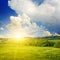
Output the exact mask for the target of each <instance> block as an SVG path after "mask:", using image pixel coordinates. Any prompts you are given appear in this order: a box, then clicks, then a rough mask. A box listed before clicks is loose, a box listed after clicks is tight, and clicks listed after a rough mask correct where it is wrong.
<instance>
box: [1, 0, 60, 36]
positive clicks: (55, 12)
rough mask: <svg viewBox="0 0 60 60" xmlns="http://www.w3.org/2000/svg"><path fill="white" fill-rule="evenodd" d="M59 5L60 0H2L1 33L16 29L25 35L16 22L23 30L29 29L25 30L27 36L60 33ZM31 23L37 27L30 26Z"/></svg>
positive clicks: (4, 33) (8, 32)
mask: <svg viewBox="0 0 60 60" xmlns="http://www.w3.org/2000/svg"><path fill="white" fill-rule="evenodd" d="M8 2H9V3H8ZM26 3H27V4H26ZM59 5H60V1H59V0H57V1H56V0H51V1H49V0H29V1H28V0H26V1H23V0H18V1H17V0H11V1H10V0H9V1H8V0H0V35H2V36H5V35H6V34H7V35H9V34H10V35H11V34H12V32H13V30H16V29H17V30H16V31H15V32H16V33H17V34H18V33H20V34H21V35H23V33H21V32H20V30H18V29H19V28H20V27H19V28H17V27H18V25H16V26H14V24H19V26H20V25H21V28H20V29H21V30H22V32H23V30H24V29H25V30H27V31H28V32H27V31H24V33H25V34H26V35H27V36H30V35H31V36H41V35H42V36H43V35H44V36H45V35H46V36H47V35H48V34H49V35H51V34H53V33H57V34H60V17H59V15H60V14H59V13H60V7H59ZM21 17H24V18H21ZM19 19H21V20H22V21H20V20H19ZM24 19H26V20H27V22H26V21H25V20H24ZM29 19H30V20H29ZM28 20H29V21H28ZM29 24H30V25H29ZM28 25H29V26H28ZM31 25H33V26H35V28H34V27H30V26H31ZM11 26H12V27H11ZM23 27H24V28H23ZM26 27H27V29H26ZM11 28H14V29H11ZM31 29H33V30H31ZM35 29H36V30H35ZM11 30H12V31H11ZM41 30H42V31H41ZM17 31H19V32H17ZM45 32H47V33H45ZM13 34H14V33H13Z"/></svg>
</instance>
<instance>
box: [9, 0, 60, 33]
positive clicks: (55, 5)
mask: <svg viewBox="0 0 60 60" xmlns="http://www.w3.org/2000/svg"><path fill="white" fill-rule="evenodd" d="M9 6H10V7H11V8H12V9H13V10H15V11H16V13H17V14H22V13H26V14H27V15H29V16H30V18H31V20H32V21H36V22H37V21H40V22H41V23H42V24H43V25H47V27H49V28H50V29H52V30H55V31H56V32H59V31H58V30H57V29H60V26H59V25H60V0H44V2H43V3H42V4H41V5H39V6H37V5H36V4H34V3H33V2H32V0H11V1H9Z"/></svg>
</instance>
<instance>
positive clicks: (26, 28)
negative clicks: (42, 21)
mask: <svg viewBox="0 0 60 60" xmlns="http://www.w3.org/2000/svg"><path fill="white" fill-rule="evenodd" d="M10 20H11V23H10V24H8V25H7V26H6V27H7V28H8V30H9V33H8V37H16V36H17V35H20V36H23V37H28V36H34V37H37V36H39V37H42V36H50V35H51V33H50V32H49V31H47V30H46V29H45V28H44V27H43V26H40V27H39V26H38V25H37V24H36V23H35V22H31V20H30V17H29V16H27V15H26V14H22V15H21V16H20V15H18V16H17V17H14V16H11V17H10Z"/></svg>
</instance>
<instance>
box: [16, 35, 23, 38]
mask: <svg viewBox="0 0 60 60" xmlns="http://www.w3.org/2000/svg"><path fill="white" fill-rule="evenodd" d="M15 38H23V37H22V36H21V35H16V36H15Z"/></svg>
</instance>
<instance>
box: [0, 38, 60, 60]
mask: <svg viewBox="0 0 60 60" xmlns="http://www.w3.org/2000/svg"><path fill="white" fill-rule="evenodd" d="M0 60H60V37H53V38H52V37H49V38H48V37H45V38H20V39H18V38H0Z"/></svg>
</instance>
